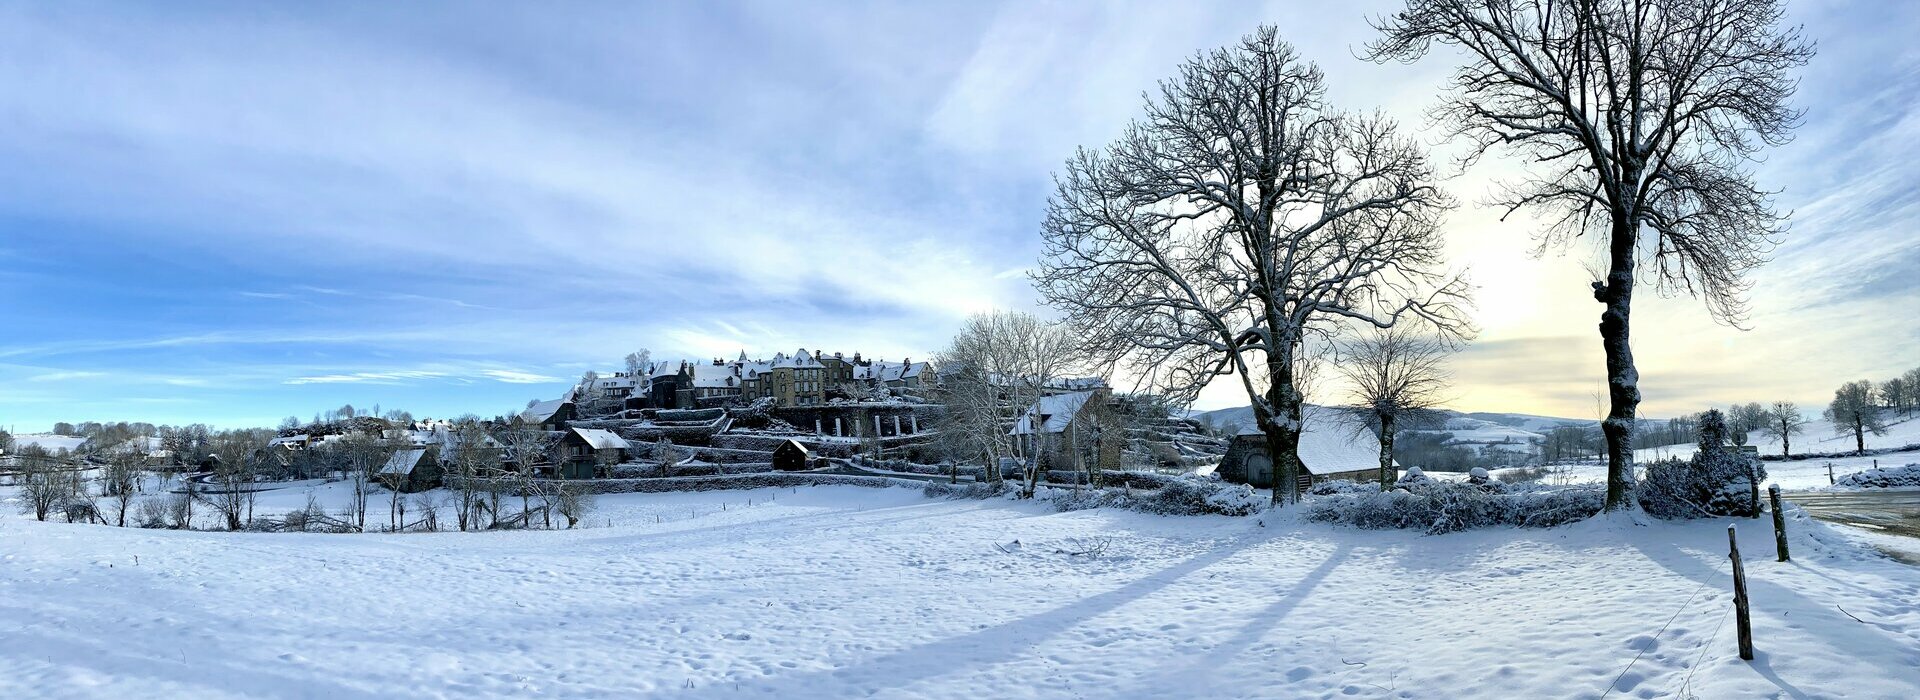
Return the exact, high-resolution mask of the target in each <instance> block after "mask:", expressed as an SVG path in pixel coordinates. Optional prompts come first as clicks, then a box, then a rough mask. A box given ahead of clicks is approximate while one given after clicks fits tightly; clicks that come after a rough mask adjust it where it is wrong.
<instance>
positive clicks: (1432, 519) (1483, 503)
mask: <svg viewBox="0 0 1920 700" xmlns="http://www.w3.org/2000/svg"><path fill="white" fill-rule="evenodd" d="M1485 486H1486V485H1481V484H1457V483H1438V482H1429V483H1426V484H1424V485H1421V486H1420V487H1419V488H1415V489H1410V490H1398V489H1397V490H1394V491H1386V492H1380V491H1372V492H1365V493H1360V492H1355V493H1342V494H1334V495H1325V496H1314V497H1312V498H1309V499H1307V503H1306V515H1307V519H1309V520H1315V521H1320V522H1330V523H1339V524H1343V525H1352V526H1354V527H1361V528H1367V529H1375V530H1379V529H1418V530H1425V531H1426V532H1427V533H1428V534H1436V535H1437V534H1442V533H1448V532H1459V531H1461V530H1470V529H1475V528H1483V527H1493V526H1496V525H1511V526H1515V527H1553V526H1556V525H1564V524H1566V523H1570V522H1575V521H1578V520H1582V519H1585V518H1588V517H1591V516H1592V515H1593V514H1595V513H1598V512H1600V505H1601V504H1602V503H1603V502H1604V501H1605V493H1604V491H1602V489H1601V488H1600V487H1598V486H1572V487H1563V488H1549V487H1527V488H1516V489H1514V490H1513V491H1511V492H1500V491H1498V490H1492V489H1488V488H1485Z"/></svg>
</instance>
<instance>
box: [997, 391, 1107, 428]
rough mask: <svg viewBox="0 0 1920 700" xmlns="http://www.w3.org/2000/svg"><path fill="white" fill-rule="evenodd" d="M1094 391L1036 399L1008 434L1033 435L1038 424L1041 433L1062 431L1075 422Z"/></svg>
mask: <svg viewBox="0 0 1920 700" xmlns="http://www.w3.org/2000/svg"><path fill="white" fill-rule="evenodd" d="M1094 393H1095V392H1091V391H1076V392H1073V393H1071V394H1059V395H1056V396H1048V397H1046V398H1043V399H1040V400H1039V401H1035V402H1034V404H1033V405H1032V406H1030V407H1028V408H1027V411H1026V413H1022V414H1020V420H1018V421H1015V422H1014V424H1013V430H1011V431H1008V434H1009V435H1031V434H1033V433H1034V432H1036V431H1035V426H1036V425H1037V426H1038V428H1039V430H1038V432H1041V433H1058V432H1062V431H1064V430H1066V429H1067V426H1068V425H1070V424H1072V423H1073V417H1074V416H1077V415H1080V408H1081V407H1082V406H1085V405H1086V404H1087V399H1090V398H1093V395H1094Z"/></svg>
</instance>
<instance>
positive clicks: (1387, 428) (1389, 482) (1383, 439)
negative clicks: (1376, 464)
mask: <svg viewBox="0 0 1920 700" xmlns="http://www.w3.org/2000/svg"><path fill="white" fill-rule="evenodd" d="M1393 481H1394V479H1393V414H1390V413H1387V414H1381V415H1380V490H1381V491H1390V490H1392V489H1393Z"/></svg>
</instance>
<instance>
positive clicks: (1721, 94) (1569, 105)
mask: <svg viewBox="0 0 1920 700" xmlns="http://www.w3.org/2000/svg"><path fill="white" fill-rule="evenodd" d="M1781 6H1782V0H1662V1H1654V0H1573V1H1564V2H1563V1H1556V0H1407V7H1406V9H1405V10H1403V11H1401V12H1399V13H1396V14H1393V15H1389V16H1386V17H1382V18H1380V19H1379V20H1377V21H1376V22H1375V27H1376V28H1377V29H1379V30H1380V31H1381V32H1382V33H1383V34H1384V36H1383V37H1381V38H1380V39H1379V40H1377V41H1375V42H1373V43H1372V44H1370V45H1369V46H1368V55H1369V57H1370V58H1372V59H1374V60H1380V61H1385V60H1390V59H1399V60H1403V61H1413V60H1417V59H1419V58H1420V57H1422V56H1424V55H1425V54H1426V52H1427V50H1428V49H1429V47H1431V46H1432V44H1434V43H1435V42H1439V43H1443V44H1450V45H1454V46H1458V47H1460V48H1461V49H1463V50H1464V54H1465V56H1466V61H1467V62H1466V63H1465V64H1464V65H1462V66H1461V67H1460V68H1459V70H1458V71H1456V72H1455V73H1454V76H1453V84H1454V88H1455V89H1454V91H1453V94H1452V95H1451V96H1450V97H1449V98H1448V99H1447V101H1446V102H1445V103H1444V104H1443V106H1441V107H1440V108H1439V109H1438V110H1437V112H1436V114H1435V115H1434V119H1435V121H1436V122H1437V123H1441V124H1447V125H1450V126H1451V127H1452V128H1453V129H1455V130H1456V135H1458V136H1463V137H1465V138H1466V139H1467V140H1468V141H1469V142H1470V143H1471V144H1472V148H1471V150H1470V152H1469V155H1468V156H1467V161H1468V162H1472V161H1474V160H1477V159H1479V158H1480V157H1481V156H1483V155H1484V154H1486V153H1487V152H1488V151H1491V150H1493V149H1495V148H1496V147H1502V148H1503V149H1504V150H1506V151H1508V152H1511V153H1513V154H1514V155H1516V156H1518V157H1520V158H1522V159H1525V160H1527V161H1530V162H1531V163H1532V164H1533V168H1532V171H1533V174H1532V176H1530V177H1529V178H1528V179H1526V180H1524V181H1522V182H1518V183H1512V184H1511V185H1510V186H1509V187H1508V188H1507V189H1506V191H1505V193H1504V194H1502V195H1501V196H1499V197H1498V199H1497V200H1496V203H1497V204H1498V205H1499V206H1501V207H1503V208H1505V210H1506V212H1507V213H1508V214H1511V213H1513V212H1514V211H1517V210H1519V209H1523V208H1530V209H1535V210H1541V211H1545V212H1548V213H1549V215H1550V216H1551V217H1552V219H1551V222H1550V225H1549V228H1548V229H1547V230H1546V231H1545V232H1544V233H1543V234H1542V236H1541V244H1542V246H1543V247H1545V246H1548V245H1560V244H1565V243H1568V242H1570V241H1571V240H1572V239H1574V238H1580V237H1589V236H1590V237H1591V238H1593V239H1594V240H1596V241H1597V242H1598V243H1599V244H1600V245H1601V247H1602V248H1603V249H1604V250H1605V252H1606V255H1607V270H1606V275H1605V277H1604V279H1600V280H1595V281H1593V282H1592V284H1591V287H1592V290H1593V298H1594V300H1595V301H1598V302H1600V303H1601V304H1603V305H1604V306H1605V310H1604V311H1602V312H1601V315H1600V338H1601V345H1602V346H1603V347H1604V348H1605V351H1606V367H1607V395H1608V398H1609V400H1610V409H1609V411H1608V413H1607V417H1606V420H1605V421H1603V422H1602V425H1601V427H1602V429H1603V431H1604V433H1605V435H1606V438H1607V498H1606V505H1605V509H1606V510H1614V509H1618V508H1628V507H1632V506H1633V504H1634V501H1633V499H1632V498H1630V497H1629V495H1628V489H1629V487H1630V486H1631V484H1632V483H1633V478H1634V477H1633V452H1632V446H1633V439H1632V435H1633V428H1634V416H1635V412H1636V411H1637V410H1638V407H1639V405H1640V388H1639V380H1640V377H1639V372H1638V371H1637V370H1636V369H1635V367H1634V360H1633V350H1632V345H1631V342H1630V340H1629V327H1630V316H1631V311H1632V305H1633V291H1634V285H1635V274H1636V272H1638V271H1639V266H1640V264H1641V261H1642V258H1648V259H1649V260H1648V262H1650V263H1651V269H1650V273H1651V274H1648V275H1647V276H1648V277H1650V278H1652V279H1654V280H1656V287H1657V289H1658V290H1659V291H1661V292H1663V293H1667V292H1674V291H1683V292H1686V293H1689V294H1695V295H1698V296H1701V297H1703V298H1704V299H1705V301H1706V303H1707V306H1708V308H1709V309H1710V310H1711V312H1712V313H1713V314H1714V316H1715V317H1716V318H1718V319H1720V320H1723V321H1726V322H1728V323H1731V324H1734V325H1738V324H1740V323H1741V322H1742V319H1743V317H1744V312H1745V299H1744V295H1745V292H1746V290H1747V287H1748V282H1747V281H1746V273H1747V272H1748V271H1750V270H1752V269H1753V268H1755V267H1757V266H1759V265H1760V264H1761V263H1763V262H1764V261H1765V255H1766V253H1767V252H1768V251H1769V250H1771V247H1772V245H1773V243H1774V241H1775V240H1777V238H1778V236H1779V235H1780V234H1781V233H1783V232H1784V231H1785V227H1786V224H1785V218H1784V217H1783V216H1781V215H1780V214H1779V213H1778V212H1777V211H1775V209H1774V207H1773V203H1772V200H1771V196H1770V194H1769V193H1768V192H1766V191H1765V190H1762V189H1760V188H1759V187H1758V186H1756V185H1755V184H1754V183H1753V178H1752V175H1751V172H1750V166H1749V164H1750V163H1751V162H1753V160H1754V158H1755V154H1756V153H1757V152H1758V151H1759V149H1760V148H1761V147H1762V146H1764V145H1779V144H1782V143H1785V142H1786V141H1787V140H1788V139H1789V138H1790V136H1791V132H1792V129H1793V127H1794V126H1795V125H1796V123H1797V122H1798V121H1799V113H1798V112H1796V111H1794V110H1793V109H1791V108H1790V107H1788V106H1787V100H1788V99H1789V98H1790V97H1791V96H1792V95H1793V91H1794V85H1795V83H1794V79H1793V78H1792V77H1791V76H1789V75H1788V73H1789V71H1790V70H1792V69H1794V68H1796V67H1798V66H1801V65H1803V64H1805V63H1806V62H1807V59H1808V58H1810V57H1811V56H1812V55H1813V47H1812V45H1811V44H1809V43H1807V42H1805V41H1803V40H1802V39H1801V37H1800V33H1799V31H1798V30H1797V29H1782V28H1780V26H1779V24H1780V18H1781V14H1782V9H1781Z"/></svg>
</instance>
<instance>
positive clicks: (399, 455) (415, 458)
mask: <svg viewBox="0 0 1920 700" xmlns="http://www.w3.org/2000/svg"><path fill="white" fill-rule="evenodd" d="M425 454H427V448H424V447H415V448H411V449H405V450H399V451H396V452H394V453H393V456H392V457H388V458H387V463H386V464H384V465H381V467H380V473H381V474H391V475H394V476H406V475H408V474H412V473H413V468H414V467H415V466H418V465H419V464H420V458H421V457H422V456H424V455H425Z"/></svg>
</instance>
